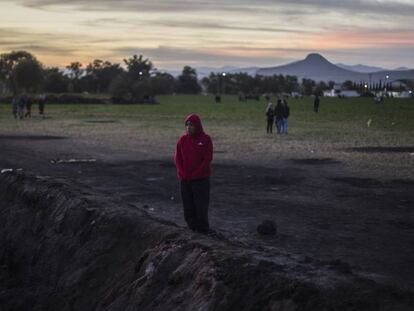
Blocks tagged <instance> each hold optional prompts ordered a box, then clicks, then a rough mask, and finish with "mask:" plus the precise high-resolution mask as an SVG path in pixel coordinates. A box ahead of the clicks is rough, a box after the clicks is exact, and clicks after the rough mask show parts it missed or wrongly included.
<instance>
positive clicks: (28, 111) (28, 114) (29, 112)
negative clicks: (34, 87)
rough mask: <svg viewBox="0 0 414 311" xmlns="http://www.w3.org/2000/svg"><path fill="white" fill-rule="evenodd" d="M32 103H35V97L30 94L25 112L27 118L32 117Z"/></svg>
mask: <svg viewBox="0 0 414 311" xmlns="http://www.w3.org/2000/svg"><path fill="white" fill-rule="evenodd" d="M32 105H33V99H32V98H31V97H30V96H28V97H26V103H25V106H26V113H25V114H24V117H25V118H31V117H32Z"/></svg>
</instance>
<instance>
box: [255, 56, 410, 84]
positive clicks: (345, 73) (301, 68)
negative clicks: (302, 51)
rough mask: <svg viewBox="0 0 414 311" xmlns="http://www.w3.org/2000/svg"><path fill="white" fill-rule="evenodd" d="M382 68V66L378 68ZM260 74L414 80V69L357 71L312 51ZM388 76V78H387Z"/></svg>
mask: <svg viewBox="0 0 414 311" xmlns="http://www.w3.org/2000/svg"><path fill="white" fill-rule="evenodd" d="M378 69H381V68H378ZM257 74H258V75H263V76H271V75H275V74H276V75H279V74H281V75H290V76H297V77H298V79H299V80H302V79H303V78H306V79H312V80H315V81H326V82H327V81H334V82H337V83H342V82H344V81H346V80H351V81H354V82H362V81H364V82H366V83H379V82H380V81H381V82H382V83H384V82H385V81H388V82H391V81H396V80H404V79H407V80H414V70H386V69H384V70H379V71H372V72H357V71H353V70H349V69H345V68H341V67H340V66H337V65H335V64H332V63H331V62H329V61H328V60H327V59H326V58H325V57H323V56H322V55H320V54H318V53H311V54H309V55H308V56H306V58H305V59H303V60H300V61H296V62H293V63H290V64H286V65H282V66H276V67H268V68H260V69H259V70H258V71H257ZM387 76H388V79H387Z"/></svg>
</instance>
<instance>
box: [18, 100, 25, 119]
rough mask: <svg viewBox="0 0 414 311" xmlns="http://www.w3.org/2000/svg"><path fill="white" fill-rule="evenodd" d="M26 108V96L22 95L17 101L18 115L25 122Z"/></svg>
mask: <svg viewBox="0 0 414 311" xmlns="http://www.w3.org/2000/svg"><path fill="white" fill-rule="evenodd" d="M25 106H26V95H25V94H22V95H20V96H19V99H18V100H17V114H18V116H19V119H20V120H23V117H24V108H25Z"/></svg>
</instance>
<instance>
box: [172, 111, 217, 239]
mask: <svg viewBox="0 0 414 311" xmlns="http://www.w3.org/2000/svg"><path fill="white" fill-rule="evenodd" d="M212 159H213V143H212V140H211V138H210V136H209V135H207V134H206V133H205V132H204V130H203V126H202V124H201V119H200V117H199V116H198V115H196V114H191V115H189V116H188V117H187V118H186V119H185V133H184V134H183V135H182V136H181V137H180V139H179V140H178V142H177V149H176V152H175V156H174V161H175V165H176V168H177V176H178V179H179V180H180V192H181V199H182V202H183V208H184V219H185V221H186V223H187V225H188V227H189V228H190V229H191V230H193V231H197V232H201V233H209V232H210V225H209V220H208V206H209V202H210V175H211V161H212Z"/></svg>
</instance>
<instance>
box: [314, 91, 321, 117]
mask: <svg viewBox="0 0 414 311" xmlns="http://www.w3.org/2000/svg"><path fill="white" fill-rule="evenodd" d="M319 104H320V99H319V96H318V95H316V96H315V100H314V101H313V111H315V112H316V113H318V112H319Z"/></svg>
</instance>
